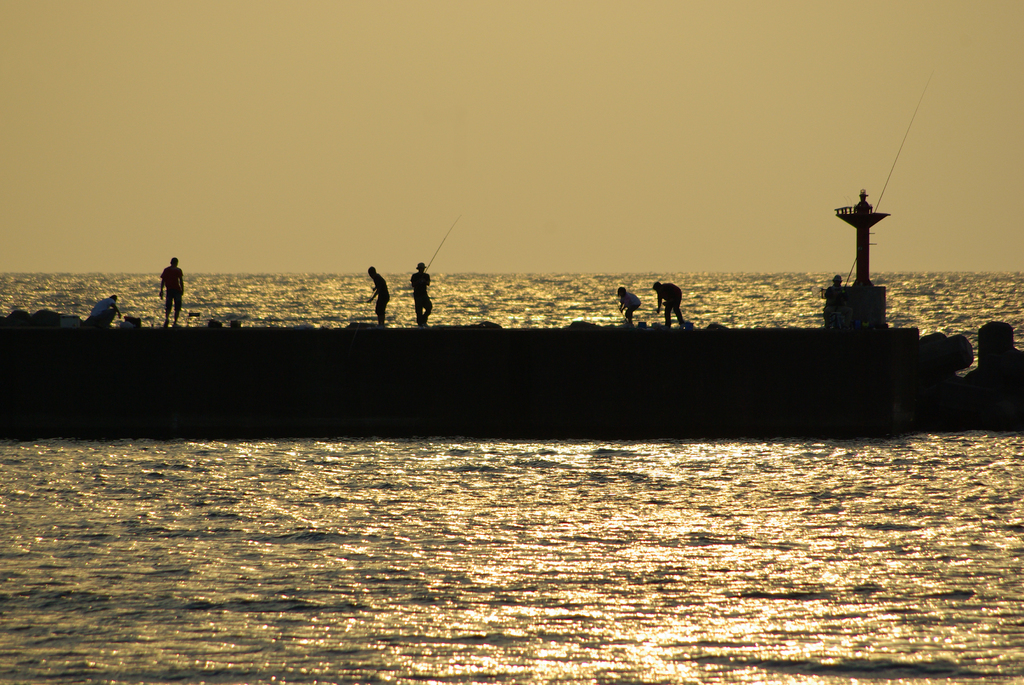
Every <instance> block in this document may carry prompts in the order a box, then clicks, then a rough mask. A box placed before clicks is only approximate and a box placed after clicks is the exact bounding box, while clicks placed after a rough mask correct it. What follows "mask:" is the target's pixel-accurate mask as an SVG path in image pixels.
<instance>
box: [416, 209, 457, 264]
mask: <svg viewBox="0 0 1024 685" xmlns="http://www.w3.org/2000/svg"><path fill="white" fill-rule="evenodd" d="M461 218H462V215H461V214H459V218H458V219H456V220H455V222H454V223H453V224H452V228H455V224H457V223H459V219H461ZM452 228H449V229H448V233H445V234H444V239H442V240H441V245H438V246H437V249H436V250H434V257H436V256H437V253H438V252H440V251H441V246H442V245H444V241H445V240H448V235H449V234H450V233H451V232H452ZM434 257H431V258H430V261H429V262H427V268H426V269H424V271H427V270H428V269H430V265H431V264H433V263H434Z"/></svg>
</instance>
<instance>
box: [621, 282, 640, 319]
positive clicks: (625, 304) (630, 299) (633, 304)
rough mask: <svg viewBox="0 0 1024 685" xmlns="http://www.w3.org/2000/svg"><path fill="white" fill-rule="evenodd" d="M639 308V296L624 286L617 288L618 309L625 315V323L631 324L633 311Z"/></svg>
mask: <svg viewBox="0 0 1024 685" xmlns="http://www.w3.org/2000/svg"><path fill="white" fill-rule="evenodd" d="M637 309H640V298H639V297H637V296H636V295H634V294H633V293H631V292H628V291H627V290H626V289H625V288H619V311H620V312H622V313H623V314H625V315H626V323H628V324H629V325H630V326H632V325H633V312H635V311H636V310H637Z"/></svg>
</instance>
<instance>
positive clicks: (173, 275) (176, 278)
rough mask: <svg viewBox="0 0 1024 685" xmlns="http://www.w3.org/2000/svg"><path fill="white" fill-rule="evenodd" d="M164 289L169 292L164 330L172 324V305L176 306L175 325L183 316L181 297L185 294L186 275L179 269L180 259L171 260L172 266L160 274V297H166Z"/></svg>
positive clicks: (165, 303) (165, 302)
mask: <svg viewBox="0 0 1024 685" xmlns="http://www.w3.org/2000/svg"><path fill="white" fill-rule="evenodd" d="M164 289H166V290H167V299H166V300H165V301H164V328H167V325H168V324H169V323H170V319H171V305H174V325H175V326H177V325H178V315H179V314H181V296H182V295H183V294H184V292H185V275H184V274H183V273H182V272H181V269H179V268H178V258H177V257H172V258H171V265H170V266H169V267H167V268H166V269H164V271H163V273H162V274H160V297H163V296H164Z"/></svg>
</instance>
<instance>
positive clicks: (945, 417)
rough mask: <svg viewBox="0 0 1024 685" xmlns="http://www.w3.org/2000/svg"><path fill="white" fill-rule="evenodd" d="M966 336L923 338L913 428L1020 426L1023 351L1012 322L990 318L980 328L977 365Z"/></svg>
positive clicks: (1023, 420) (1023, 401)
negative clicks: (1014, 338)
mask: <svg viewBox="0 0 1024 685" xmlns="http://www.w3.org/2000/svg"><path fill="white" fill-rule="evenodd" d="M974 360H975V358H974V348H973V347H972V346H971V343H970V341H969V340H968V339H967V337H966V336H964V335H952V336H946V335H944V334H942V333H932V334H929V335H926V336H924V337H922V338H921V343H920V356H919V362H918V363H919V371H920V374H919V382H918V389H919V396H918V403H917V421H916V424H917V427H918V428H919V429H921V430H936V431H964V430H997V431H1019V430H1024V352H1021V351H1020V350H1018V349H1017V348H1016V346H1015V345H1014V341H1013V327H1012V326H1011V325H1010V324H1008V323H1004V322H1000V321H992V322H990V323H987V324H985V325H984V326H982V327H981V328H980V329H978V358H977V361H978V364H977V367H976V368H975V369H973V370H971V371H969V372H968V373H966V374H963V375H960V374H958V373H957V372H959V371H963V370H965V369H968V368H970V367H971V366H972V365H973V364H974Z"/></svg>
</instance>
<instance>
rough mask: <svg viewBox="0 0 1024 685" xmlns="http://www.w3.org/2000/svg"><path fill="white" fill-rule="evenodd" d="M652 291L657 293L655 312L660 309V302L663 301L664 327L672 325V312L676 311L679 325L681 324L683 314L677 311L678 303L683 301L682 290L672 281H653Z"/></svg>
mask: <svg viewBox="0 0 1024 685" xmlns="http://www.w3.org/2000/svg"><path fill="white" fill-rule="evenodd" d="M653 287H654V292H656V293H658V308H657V309H656V310H655V311H654V313H655V314H657V313H658V312H660V311H661V302H662V300H664V301H665V327H666V328H671V327H672V312H675V313H676V319H678V320H679V325H680V326H682V325H683V314H682V312H680V311H679V303H680V302H682V301H683V291H682V290H680V289H679V286H677V285H675V284H674V283H660V282H658V281H655V282H654V286H653Z"/></svg>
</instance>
